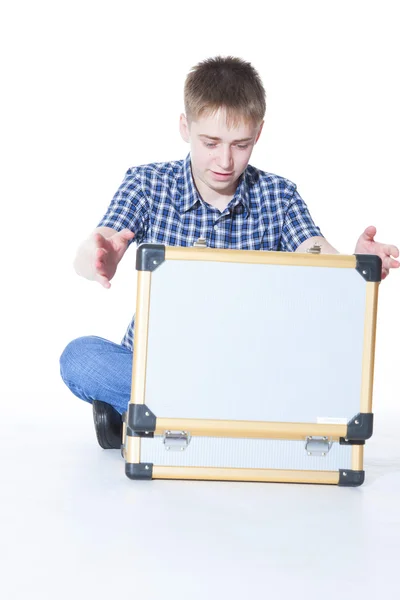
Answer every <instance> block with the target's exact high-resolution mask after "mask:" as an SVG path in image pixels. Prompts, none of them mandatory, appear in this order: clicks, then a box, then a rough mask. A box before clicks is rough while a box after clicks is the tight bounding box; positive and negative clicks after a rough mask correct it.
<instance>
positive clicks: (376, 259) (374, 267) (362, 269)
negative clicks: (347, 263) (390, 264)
mask: <svg viewBox="0 0 400 600" xmlns="http://www.w3.org/2000/svg"><path fill="white" fill-rule="evenodd" d="M354 256H355V257H356V259H357V265H356V271H358V272H359V273H360V275H361V276H362V277H364V279H365V281H375V282H376V281H381V279H382V259H381V258H380V256H376V254H355V255H354Z"/></svg>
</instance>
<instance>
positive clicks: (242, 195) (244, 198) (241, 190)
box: [179, 153, 250, 215]
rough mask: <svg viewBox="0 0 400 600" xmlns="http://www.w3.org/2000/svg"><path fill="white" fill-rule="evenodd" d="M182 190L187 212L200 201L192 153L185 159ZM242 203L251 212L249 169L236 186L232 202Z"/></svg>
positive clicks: (184, 209) (183, 206) (234, 203)
mask: <svg viewBox="0 0 400 600" xmlns="http://www.w3.org/2000/svg"><path fill="white" fill-rule="evenodd" d="M180 184H181V185H180V186H179V187H180V192H181V212H186V211H188V210H189V209H190V208H192V207H193V206H194V205H195V204H196V203H197V202H199V201H200V194H199V192H198V191H197V188H196V186H195V184H194V180H193V175H192V169H191V160H190V153H189V154H188V155H187V157H186V158H185V160H184V161H183V169H182V178H181V181H180ZM240 203H242V204H243V206H244V207H245V209H246V211H247V215H249V214H250V193H249V174H248V173H247V169H246V170H245V171H244V173H243V174H242V175H241V177H240V180H239V185H238V186H237V188H236V191H235V194H234V196H233V198H232V200H231V202H230V205H231V206H232V207H233V206H237V205H238V204H240Z"/></svg>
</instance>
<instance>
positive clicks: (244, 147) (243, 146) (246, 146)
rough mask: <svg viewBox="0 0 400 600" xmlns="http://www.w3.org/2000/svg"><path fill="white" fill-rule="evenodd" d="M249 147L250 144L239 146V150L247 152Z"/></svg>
mask: <svg viewBox="0 0 400 600" xmlns="http://www.w3.org/2000/svg"><path fill="white" fill-rule="evenodd" d="M248 147H249V144H238V148H240V150H246V148H248Z"/></svg>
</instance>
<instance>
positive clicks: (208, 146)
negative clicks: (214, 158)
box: [204, 142, 217, 148]
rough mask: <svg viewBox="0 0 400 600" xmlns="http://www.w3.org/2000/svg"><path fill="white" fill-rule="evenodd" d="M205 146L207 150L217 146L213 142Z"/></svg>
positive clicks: (206, 143)
mask: <svg viewBox="0 0 400 600" xmlns="http://www.w3.org/2000/svg"><path fill="white" fill-rule="evenodd" d="M204 145H205V147H206V148H215V146H216V145H217V144H214V143H213V142H204Z"/></svg>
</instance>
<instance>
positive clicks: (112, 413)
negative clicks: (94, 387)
mask: <svg viewBox="0 0 400 600" xmlns="http://www.w3.org/2000/svg"><path fill="white" fill-rule="evenodd" d="M92 406H93V421H94V428H95V431H96V437H97V441H98V443H99V446H100V447H101V448H103V449H104V450H119V449H120V448H121V441H122V418H121V415H120V414H119V412H117V411H116V410H115V408H113V407H112V406H111V405H110V404H107V403H106V402H101V401H100V400H93V403H92Z"/></svg>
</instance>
